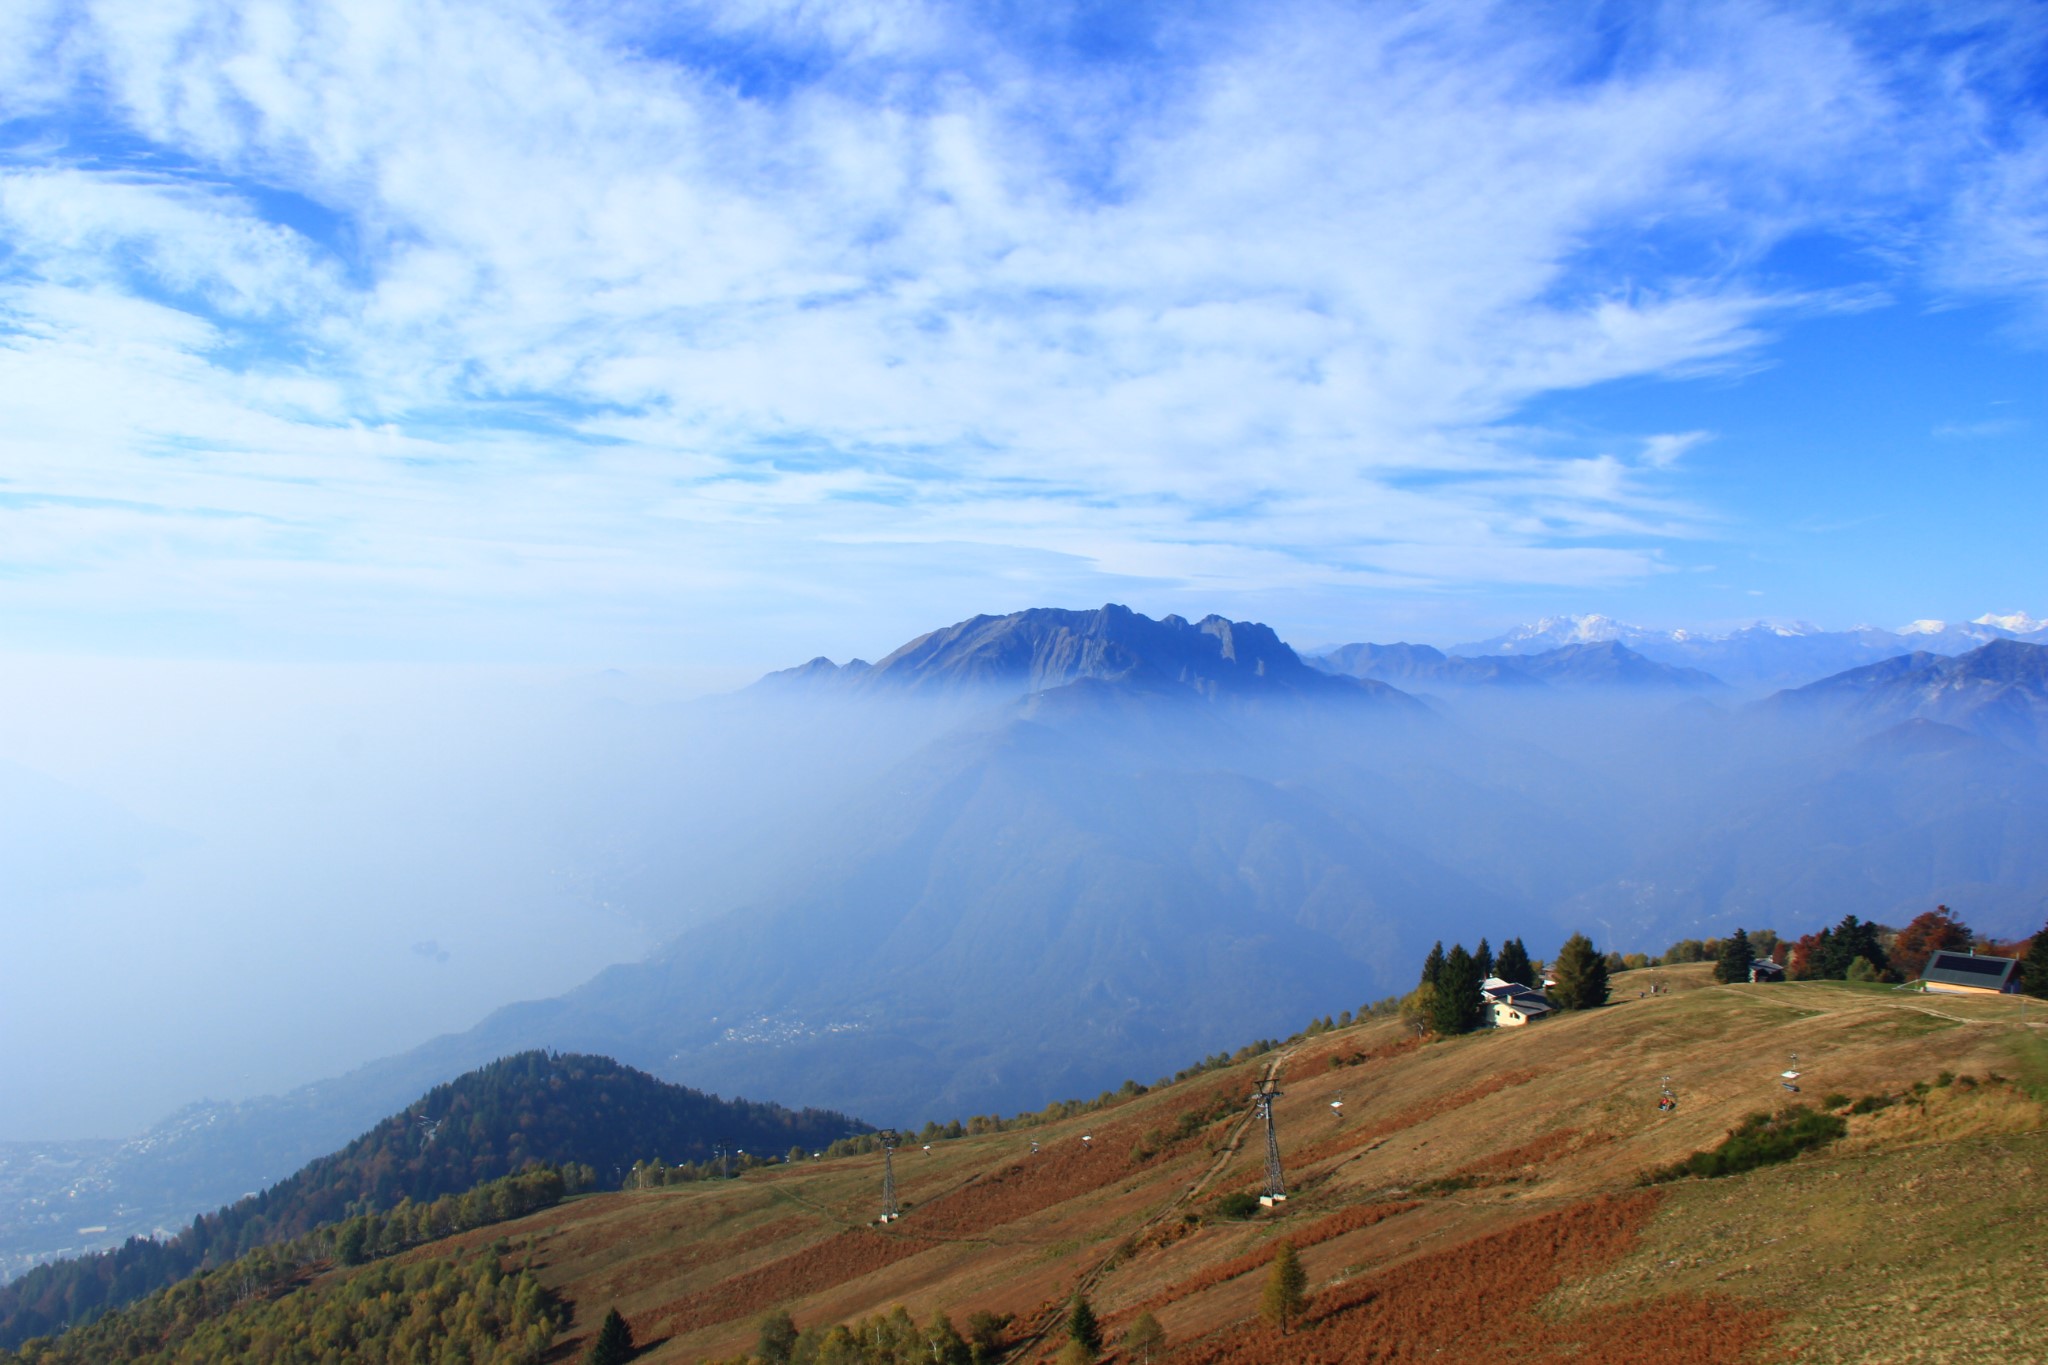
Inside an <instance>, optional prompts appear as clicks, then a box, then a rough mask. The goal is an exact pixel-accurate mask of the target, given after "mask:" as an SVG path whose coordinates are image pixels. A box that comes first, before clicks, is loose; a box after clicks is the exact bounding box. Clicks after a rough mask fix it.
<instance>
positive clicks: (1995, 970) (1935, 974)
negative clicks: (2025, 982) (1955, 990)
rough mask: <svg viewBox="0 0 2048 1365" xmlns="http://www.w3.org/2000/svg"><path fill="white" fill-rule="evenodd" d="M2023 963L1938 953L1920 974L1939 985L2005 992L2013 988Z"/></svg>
mask: <svg viewBox="0 0 2048 1365" xmlns="http://www.w3.org/2000/svg"><path fill="white" fill-rule="evenodd" d="M2019 968H2020V964H2019V963H2018V962H2016V961H2015V960H2013V959H2012V958H2009V957H1979V956H1977V955H1976V954H1975V953H1952V952H1949V951H1948V950H1946V949H1941V950H1938V951H1936V952H1935V954H1934V955H1933V956H1932V957H1929V958H1928V959H1927V965H1926V966H1925V967H1924V968H1922V969H1921V971H1920V979H1921V980H1922V981H1925V982H1928V983H1930V984H1932V985H1937V986H1975V987H1977V988H1978V989H1979V990H1986V991H2002V990H2005V989H2006V988H2007V987H2008V986H2009V985H2011V983H2012V980H2013V977H2014V976H2015V975H2016V974H2017V973H2018V972H2019Z"/></svg>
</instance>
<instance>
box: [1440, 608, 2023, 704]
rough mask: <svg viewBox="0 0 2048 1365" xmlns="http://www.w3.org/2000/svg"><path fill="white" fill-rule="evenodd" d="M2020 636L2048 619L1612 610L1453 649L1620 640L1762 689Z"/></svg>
mask: <svg viewBox="0 0 2048 1365" xmlns="http://www.w3.org/2000/svg"><path fill="white" fill-rule="evenodd" d="M2013 638H2022V639H2028V640H2032V641H2033V642H2036V643H2048V622H2044V621H2041V620H2038V619H2036V618H2035V617H2033V616H2030V615H2028V614H2027V613H2026V612H2023V611H2022V612H2009V613H2004V614H1992V613H1987V614H1985V615H1983V616H1980V617H1978V618H1977V619H1976V620H1974V621H1969V622H1952V621H1938V620H1931V619H1930V620H1920V621H1914V622H1912V623H1911V624H1909V625H1906V626H1904V627H1901V628H1900V629H1898V630H1885V629H1882V628H1880V627H1877V626H1854V627H1851V628H1850V629H1848V630H1822V629H1820V628H1819V627H1818V626H1815V625H1813V624H1811V623H1810V622H1806V621H1758V622H1756V623H1754V624H1752V625H1748V626H1743V627H1741V628H1740V629H1736V630H1726V631H1696V630H1685V629H1679V630H1652V629H1649V628H1647V627H1643V626H1635V625H1630V624H1628V623H1627V622H1624V621H1617V620H1615V619H1614V618H1612V617H1609V616H1599V615H1567V616H1546V617H1544V618H1543V619H1541V620H1539V621H1536V622H1534V623H1533V624H1530V625H1525V626H1518V627H1516V628H1515V629H1513V630H1511V631H1508V632H1506V633H1505V634H1502V635H1497V636H1494V637H1493V638H1492V639H1490V640H1480V641H1476V642H1474V643H1472V644H1465V645H1454V646H1452V647H1451V649H1450V650H1449V651H1448V652H1449V653H1450V654H1452V655H1454V656H1457V657H1462V658H1474V657H1479V656H1484V655H1530V654H1539V653H1544V652H1547V651H1549V650H1553V649H1560V648H1563V647H1566V646H1569V645H1577V644H1601V643H1608V642H1614V643H1619V644H1622V645H1625V646H1627V647H1628V648H1629V649H1632V650H1634V651H1636V652H1637V653H1638V654H1641V655H1643V656H1644V657H1645V658H1648V659H1653V660H1655V661H1656V662H1658V663H1661V664H1669V665H1671V666H1673V667H1678V668H1698V669H1704V670H1705V671H1707V672H1709V673H1712V674H1713V675H1714V676H1716V677H1718V678H1720V679H1722V680H1723V681H1724V682H1727V683H1729V684H1730V685H1732V686H1734V687H1737V688H1741V689H1745V690H1751V691H1758V692H1762V691H1770V690H1774V689H1777V688H1781V687H1799V686H1803V685H1804V684H1806V683H1809V682H1813V681H1815V680H1816V679H1819V678H1824V677H1827V676H1829V675H1830V674H1833V673H1839V672H1842V671H1843V670H1845V669H1851V668H1859V667H1862V666H1863V665H1865V664H1872V663H1877V662H1879V661H1880V660H1884V659H1890V658H1895V657H1897V656H1899V655H1901V654H1911V653H1913V652H1915V651H1920V652H1923V653H1928V654H1943V655H1957V654H1965V653H1968V652H1969V651H1970V650H1973V649H1977V648H1979V647H1980V646H1982V645H1985V644H1988V643H1990V642H1991V641H1993V640H2003V639H2013Z"/></svg>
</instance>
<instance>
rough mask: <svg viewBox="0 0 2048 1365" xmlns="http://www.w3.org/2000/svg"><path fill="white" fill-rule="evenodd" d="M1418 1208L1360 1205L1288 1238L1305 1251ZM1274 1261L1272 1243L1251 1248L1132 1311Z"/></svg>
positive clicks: (1156, 1305) (1160, 1305) (1162, 1304)
mask: <svg viewBox="0 0 2048 1365" xmlns="http://www.w3.org/2000/svg"><path fill="white" fill-rule="evenodd" d="M1415 1207H1416V1205H1415V1204H1414V1203H1413V1202H1412V1201H1411V1202H1408V1203H1400V1204H1359V1205H1356V1206H1354V1207H1352V1208H1348V1209H1341V1210H1339V1211H1338V1212H1336V1213H1333V1214H1331V1215H1330V1216H1329V1217H1327V1218H1322V1219H1318V1220H1317V1221H1316V1222H1313V1223H1310V1224H1308V1225H1306V1226H1305V1227H1302V1228H1299V1229H1297V1230H1295V1231H1292V1232H1290V1233H1288V1234H1287V1240H1288V1241H1291V1242H1293V1243H1294V1247H1295V1250H1297V1251H1301V1250H1305V1249H1307V1248H1309V1247H1312V1246H1319V1245H1321V1244H1322V1243H1324V1242H1327V1241H1330V1240H1332V1239H1333V1238H1337V1237H1342V1236H1343V1235H1344V1234H1345V1233H1347V1232H1356V1231H1358V1230H1359V1229H1360V1228H1369V1227H1371V1226H1372V1225H1373V1224H1375V1223H1379V1222H1383V1221H1384V1220H1386V1219H1388V1218H1392V1217H1393V1216H1394V1215H1395V1214H1397V1213H1406V1212H1408V1210H1410V1209H1412V1208H1415ZM1272 1263H1273V1248H1272V1247H1271V1246H1264V1247H1261V1248H1259V1249H1258V1250H1257V1251H1248V1252H1246V1253H1245V1254H1244V1255H1242V1256H1235V1257H1232V1258H1231V1259H1230V1260H1227V1261H1223V1262H1220V1263H1218V1264H1216V1265H1212V1266H1209V1267H1208V1268H1207V1269H1205V1270H1203V1271H1201V1272H1200V1273H1198V1274H1196V1275H1193V1276H1190V1277H1189V1278H1187V1279H1185V1280H1181V1281H1179V1282H1178V1283H1176V1284H1174V1285H1172V1286H1171V1287H1169V1288H1167V1289H1164V1290H1161V1291H1160V1292H1158V1293H1156V1294H1154V1295H1152V1297H1151V1298H1149V1299H1147V1300H1145V1301H1144V1302H1143V1303H1141V1304H1138V1305H1137V1306H1136V1308H1135V1309H1134V1310H1132V1311H1134V1312H1135V1311H1139V1310H1143V1309H1156V1308H1163V1307H1165V1306H1166V1305H1167V1304H1169V1303H1172V1302H1174V1301H1175V1300H1176V1299H1184V1298H1187V1297H1189V1296H1190V1295H1193V1294H1199V1293H1201V1292H1202V1291H1203V1290H1205V1289H1213V1288H1214V1287H1216V1286H1217V1285H1219V1284H1223V1283H1225V1282H1226V1281H1229V1280H1234V1279H1236V1278H1237V1277H1238V1276H1240V1275H1248V1274H1250V1273H1251V1272H1252V1271H1254V1270H1261V1269H1264V1268H1265V1267H1266V1266H1269V1265H1271V1264H1272Z"/></svg>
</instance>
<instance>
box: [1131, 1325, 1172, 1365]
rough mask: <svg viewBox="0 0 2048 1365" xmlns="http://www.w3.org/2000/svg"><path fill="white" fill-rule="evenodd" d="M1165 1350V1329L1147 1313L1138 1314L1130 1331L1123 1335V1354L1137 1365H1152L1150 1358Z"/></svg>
mask: <svg viewBox="0 0 2048 1365" xmlns="http://www.w3.org/2000/svg"><path fill="white" fill-rule="evenodd" d="M1165 1349H1166V1329H1165V1328H1164V1327H1161V1326H1160V1325H1159V1319H1158V1318H1155V1317H1153V1316H1152V1314H1151V1313H1149V1312H1145V1313H1140V1314H1138V1320H1137V1321H1136V1322H1134V1323H1132V1324H1131V1330H1130V1331H1128V1332H1125V1333H1124V1354H1125V1355H1126V1356H1128V1357H1130V1358H1131V1359H1132V1360H1133V1361H1135V1362H1137V1365H1152V1357H1153V1356H1155V1355H1158V1354H1159V1353H1160V1352H1161V1351H1164V1350H1165Z"/></svg>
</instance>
